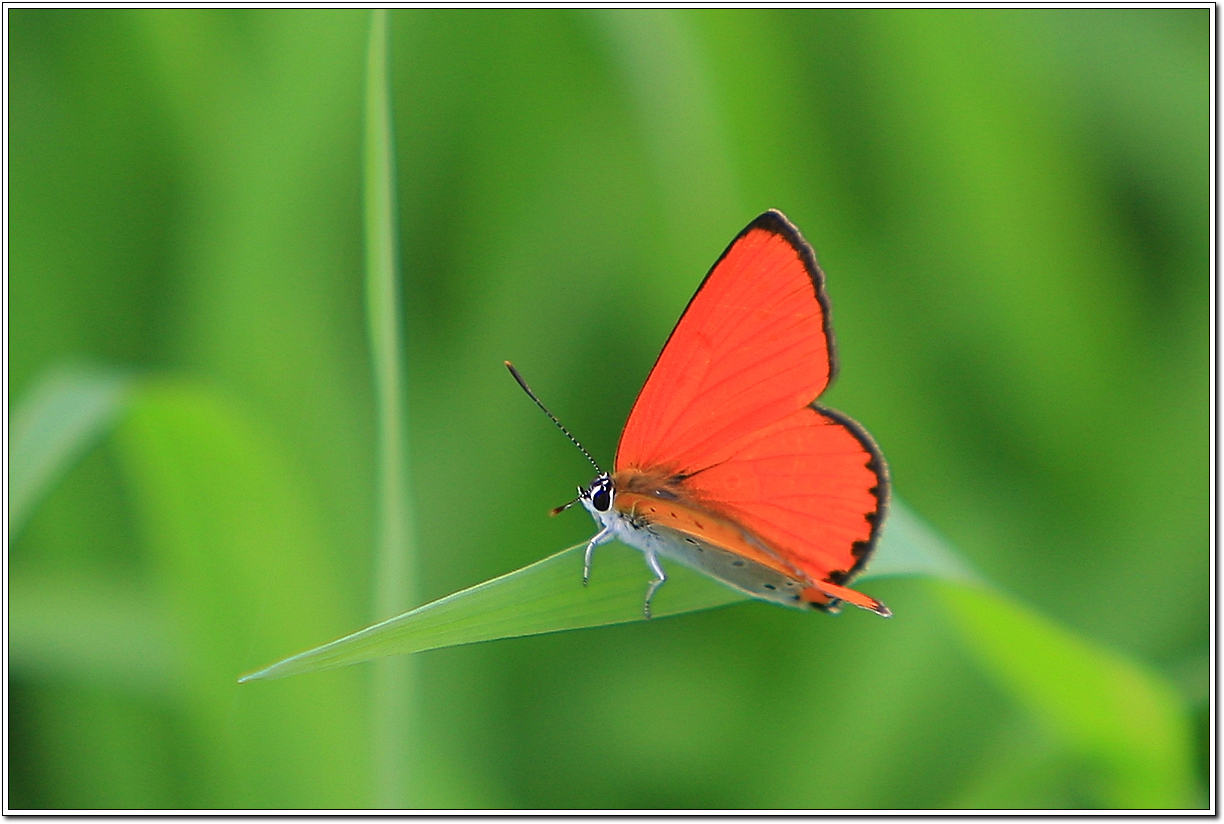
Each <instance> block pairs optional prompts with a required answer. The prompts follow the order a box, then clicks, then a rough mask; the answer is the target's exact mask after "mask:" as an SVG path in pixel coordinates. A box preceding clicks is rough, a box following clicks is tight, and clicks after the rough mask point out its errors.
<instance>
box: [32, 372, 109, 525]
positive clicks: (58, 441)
mask: <svg viewBox="0 0 1224 824" xmlns="http://www.w3.org/2000/svg"><path fill="white" fill-rule="evenodd" d="M131 383H132V378H131V376H130V375H128V374H127V373H125V372H121V371H118V370H115V369H107V368H104V367H91V366H84V365H61V366H58V367H55V368H53V369H51V370H49V371H48V372H46V373H45V374H44V375H43V377H42V378H41V379H40V380H38V381H37V382H35V384H34V387H33V388H32V389H30V390H29V391H28V392H27V393H26V395H25V397H24V398H22V399H21V400H20V401H19V402H18V403H17V404H16V405H15V406H14V408H13V417H12V431H11V433H10V441H9V449H10V452H9V540H10V541H12V539H13V537H14V536H15V535H17V533H19V532H20V531H21V528H22V527H23V526H24V525H25V523H26V521H27V520H28V518H29V517H30V514H31V513H32V512H33V511H34V508H35V507H36V506H37V505H38V502H39V501H41V500H42V498H43V496H44V495H46V493H47V492H48V491H49V490H50V489H51V487H52V486H54V484H55V482H56V481H57V480H59V478H60V477H61V476H62V475H63V474H64V472H65V471H67V469H68V468H69V467H70V466H72V465H73V463H74V462H75V461H76V460H77V459H78V458H79V457H80V456H81V455H82V454H84V452H85V451H86V450H87V449H88V448H89V447H90V446H92V445H93V444H95V443H97V441H98V440H99V439H101V437H102V436H103V435H104V434H105V433H106V431H107V430H108V428H109V427H110V426H111V424H113V423H114V421H115V419H116V418H117V417H118V415H119V413H120V411H122V409H123V405H124V403H125V402H126V401H127V397H128V389H129V388H130V386H131Z"/></svg>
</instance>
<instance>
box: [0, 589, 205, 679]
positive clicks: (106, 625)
mask: <svg viewBox="0 0 1224 824" xmlns="http://www.w3.org/2000/svg"><path fill="white" fill-rule="evenodd" d="M8 592H9V601H8V618H9V627H8V628H9V635H8V640H9V648H8V649H9V666H10V667H11V668H12V669H13V670H14V671H15V672H20V673H22V674H23V675H26V676H29V675H30V674H39V675H44V676H45V675H55V676H60V677H62V676H68V677H70V678H73V679H76V680H83V681H88V680H98V681H102V682H104V683H109V684H114V685H117V686H120V687H124V688H136V689H139V690H143V691H148V692H152V693H159V694H164V693H167V692H169V688H170V687H171V685H173V684H175V682H176V679H177V678H178V677H179V674H180V672H181V669H182V662H181V661H179V660H178V659H177V656H176V653H175V649H174V646H173V645H172V644H171V643H170V639H169V637H167V636H168V633H167V631H166V626H165V616H164V615H163V614H162V611H161V610H159V609H157V608H156V606H155V604H153V603H152V602H151V600H152V599H151V598H150V597H149V595H148V593H147V592H145V591H143V590H142V589H141V588H140V587H137V586H135V585H133V584H132V583H130V582H104V581H98V580H96V579H93V578H86V577H85V576H82V575H76V576H68V577H65V576H63V575H57V576H50V575H45V574H40V575H30V574H23V575H14V576H13V577H12V578H11V579H10V580H9V591H8Z"/></svg>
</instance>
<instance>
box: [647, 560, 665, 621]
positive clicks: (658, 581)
mask: <svg viewBox="0 0 1224 824" xmlns="http://www.w3.org/2000/svg"><path fill="white" fill-rule="evenodd" d="M642 554H644V555H645V556H646V565H647V566H649V567H650V571H651V572H653V573H654V574H655V579H654V580H653V581H651V582H650V586H649V587H647V588H646V603H644V604H642V612H643V613H644V614H645V615H646V618H647V619H649V618H650V600H651V599H652V598H654V594H655V592H656V591H658V589H659V587H661V586H663V583H664V582H665V581H666V580H667V573H665V572H664V571H663V566H662V565H661V564H660V563H659V559H658V558H657V557H656V556H655V554H654V553H653V552H651V551H649V550H645V551H644V552H643V553H642Z"/></svg>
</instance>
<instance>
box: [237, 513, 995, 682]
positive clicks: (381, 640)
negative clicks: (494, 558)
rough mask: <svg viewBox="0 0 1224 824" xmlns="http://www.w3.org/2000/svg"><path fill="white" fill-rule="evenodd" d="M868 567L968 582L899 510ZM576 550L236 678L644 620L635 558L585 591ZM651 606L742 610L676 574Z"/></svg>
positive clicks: (871, 572)
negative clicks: (721, 607)
mask: <svg viewBox="0 0 1224 824" xmlns="http://www.w3.org/2000/svg"><path fill="white" fill-rule="evenodd" d="M889 517H890V524H889V526H888V527H887V528H886V529H885V532H884V535H883V537H882V539H881V541H880V546H879V548H878V550H877V557H876V559H875V560H874V561H873V562H872V565H871V567H870V568H869V569H868V570H867V572H866V573H865V574H864V575H863V578H864V579H866V578H872V577H882V576H885V575H889V576H898V575H928V576H933V577H937V578H945V579H949V580H959V579H962V578H967V577H971V573H969V572H968V568H967V567H966V566H965V565H964V564H963V563H962V562H960V561H959V560H958V559H957V558H956V556H955V555H953V554H952V553H951V552H950V551H949V550H948V549H947V548H946V547H944V546H943V545H942V543H941V542H940V541H939V538H938V537H937V536H935V534H934V533H933V532H931V531H930V529H929V528H927V527H926V526H924V525H923V524H922V522H921V521H919V520H918V519H917V517H916V516H914V515H913V514H912V513H911V512H910V511H909V510H908V509H907V508H904V507H903V506H896V507H895V508H894V510H893V513H892V514H891V515H890V516H889ZM584 546H585V545H584V544H580V545H578V546H575V547H570V548H569V549H567V550H564V551H562V552H559V553H557V554H555V555H552V556H550V557H548V558H545V559H544V560H542V561H538V562H536V563H534V564H531V565H529V566H526V567H523V568H522V569H519V570H516V571H514V572H510V573H508V574H506V575H502V576H501V577H499V578H494V579H492V580H490V581H486V582H484V583H482V584H477V585H476V586H473V587H469V588H468V589H465V590H462V591H460V592H456V593H454V594H453V595H448V596H447V597H445V598H442V599H440V600H437V601H433V602H431V603H428V604H425V605H424V606H421V607H418V608H416V609H414V610H412V611H411V612H406V613H403V614H402V615H397V616H396V617H394V618H390V619H388V620H386V621H383V622H381V623H378V624H374V625H373V626H370V627H366V628H365V629H362V630H360V631H358V632H354V633H352V634H351V635H347V636H345V637H343V638H340V639H338V640H336V641H332V642H331V643H330V644H325V645H323V646H321V647H317V648H315V649H312V650H309V651H307V652H303V653H301V654H299V655H295V656H293V657H292V658H288V659H286V660H285V661H282V662H280V663H278V664H273V665H272V666H270V667H268V668H266V669H263V670H260V671H259V672H256V673H252V674H250V675H247V676H244V677H243V679H242V680H244V681H250V680H256V679H261V678H282V677H284V676H286V675H295V674H298V673H304V672H314V671H316V670H321V669H330V668H332V667H339V666H344V665H346V664H356V663H358V662H361V661H370V660H373V659H375V658H381V657H384V656H387V655H399V654H403V653H409V652H420V651H422V650H427V649H437V648H439V647H449V646H456V645H459V644H472V643H476V642H479V641H491V640H494V639H497V638H513V637H516V636H522V635H537V634H540V633H545V632H558V631H561V630H567V629H581V628H583V627H596V626H605V625H608V624H620V623H626V622H629V621H641V620H645V616H644V615H643V610H642V602H643V599H644V597H645V594H646V585H647V583H648V582H649V580H650V574H649V572H648V571H647V570H646V567H645V564H644V563H643V561H642V557H641V555H640V554H639V553H638V552H636V551H635V550H631V549H629V548H628V547H624V546H621V545H620V544H612V545H610V546H608V547H601V548H600V549H599V550H598V551H597V552H596V561H595V569H594V570H593V572H592V575H591V584H590V586H589V587H587V588H586V589H584V588H583V587H582V585H581V576H582V553H583V549H584ZM667 570H668V581H667V583H666V584H665V585H664V586H663V587H662V588H661V589H660V590H659V592H658V595H656V596H655V599H654V601H653V603H652V613H653V615H654V618H655V619H658V618H663V617H666V616H669V615H680V614H683V613H686V612H696V611H698V610H703V609H711V608H713V607H719V606H725V605H727V604H733V603H737V602H739V601H746V600H749V598H748V596H746V595H744V594H743V593H741V592H739V591H738V590H733V589H730V588H728V587H726V586H724V585H722V584H720V583H718V582H716V581H713V580H711V579H709V578H707V577H705V576H703V575H700V574H698V573H695V572H692V571H691V570H688V569H685V568H684V567H682V566H680V565H678V564H670V565H668V566H667Z"/></svg>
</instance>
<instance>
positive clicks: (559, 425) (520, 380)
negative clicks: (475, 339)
mask: <svg viewBox="0 0 1224 824" xmlns="http://www.w3.org/2000/svg"><path fill="white" fill-rule="evenodd" d="M506 368H507V369H509V370H510V374H511V375H514V379H515V380H516V381H518V385H519V386H521V387H523V391H524V392H526V393H527V397H529V398H531V399H532V400H533V401H535V403H536V406H538V407H540V408H541V409H543V410H544V414H545V415H547V416H548V418H549V420H551V421H552V422H553V423H555V424H556V425H557V428H558V429H560V430H561V431H562V432H564V433H565V437H567V438H569V439H570V442H571V443H573V444H574V446H576V447H578V451H579V452H581V453H582V454H583V455H586V459H587V460H588V461H590V462H591V466H593V467H595V471H596V472H598V473H599V474H600V475H602V474H603V470H602V469H600V467H599V464H597V463H595V459H594V458H592V457H591V453H590V452H587V451H586V449H584V448H583V446H582V444H580V443H578V439H577V438H575V437H574V436H573V435H571V434H570V431H569V430H568V429H566V428H565V425H564V424H562V423H561V421H559V420H557V416H556V415H554V414H553V413H551V412H549V411H548V407H547V406H545V405H544V404H543V403H542V402H541V401H540V399H539V398H537V397H536V393H535V392H532V391H531V387H530V386H528V385H527V381H525V380H523V376H522V375H520V374H519V372H518V370H517V369H515V368H514V364H512V363H511V362H510V361H506ZM570 503H573V501H571V502H570ZM566 506H567V507H568V506H569V504H566Z"/></svg>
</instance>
